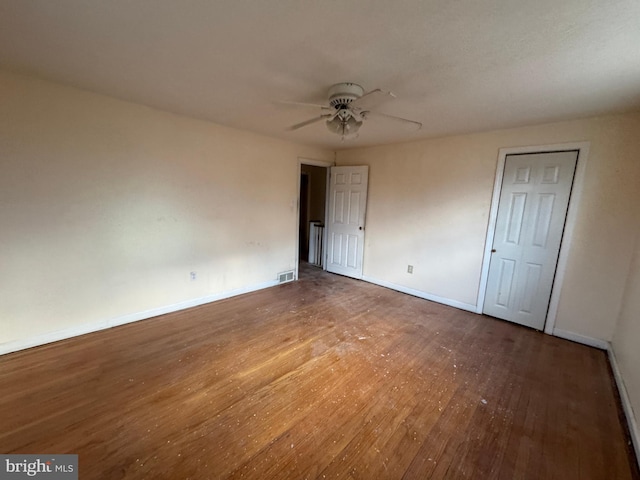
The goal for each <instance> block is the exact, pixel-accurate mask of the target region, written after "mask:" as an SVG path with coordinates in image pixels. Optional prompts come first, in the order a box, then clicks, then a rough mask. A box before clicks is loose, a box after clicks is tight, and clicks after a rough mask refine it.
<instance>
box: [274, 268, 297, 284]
mask: <svg viewBox="0 0 640 480" xmlns="http://www.w3.org/2000/svg"><path fill="white" fill-rule="evenodd" d="M292 280H293V270H292V271H290V272H282V273H279V274H278V283H287V282H290V281H292Z"/></svg>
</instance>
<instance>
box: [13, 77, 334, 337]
mask: <svg viewBox="0 0 640 480" xmlns="http://www.w3.org/2000/svg"><path fill="white" fill-rule="evenodd" d="M0 99H2V100H1V101H0V171H1V173H2V174H1V175H0V226H1V227H0V228H1V231H2V234H1V235H0V251H1V252H2V256H1V262H2V264H1V266H0V319H2V328H1V329H0V347H1V346H2V344H3V343H4V344H5V346H6V345H7V342H13V344H15V343H16V342H17V343H20V342H24V341H25V340H26V339H29V338H33V337H38V336H41V335H43V334H47V333H50V332H56V331H60V330H66V329H74V328H79V327H80V326H83V325H84V326H87V325H89V326H91V325H101V324H104V322H108V321H111V320H113V319H118V318H121V317H122V316H127V315H132V314H136V313H138V312H143V311H147V310H152V309H157V308H161V307H164V306H167V305H171V304H176V303H180V302H185V301H189V300H192V299H198V298H202V297H207V296H211V295H216V294H222V293H224V292H230V291H234V290H238V289H246V288H252V287H256V286H261V285H265V284H268V283H269V282H273V281H275V280H276V278H277V274H278V272H281V271H285V270H292V269H294V268H295V267H296V260H297V252H296V237H297V232H296V224H297V217H296V216H297V206H296V205H297V196H298V192H297V185H298V178H297V175H298V156H303V157H305V158H316V159H319V160H332V158H333V153H331V152H326V151H320V150H317V149H312V148H306V147H303V146H300V145H294V144H289V143H286V142H283V141H280V140H274V139H270V138H267V137H263V136H259V135H254V134H251V133H247V132H242V131H238V130H233V129H230V128H225V127H221V126H218V125H214V124H211V123H207V122H203V121H197V120H192V119H188V118H185V117H181V116H177V115H173V114H169V113H165V112H161V111H157V110H153V109H150V108H146V107H143V106H139V105H134V104H130V103H126V102H122V101H118V100H114V99H111V98H107V97H103V96H99V95H95V94H91V93H87V92H83V91H80V90H76V89H72V88H67V87H63V86H59V85H56V84H52V83H48V82H44V81H40V80H37V79H33V78H29V77H23V76H17V75H13V74H8V73H0ZM191 271H195V272H197V279H196V281H190V277H189V273H190V272H191Z"/></svg>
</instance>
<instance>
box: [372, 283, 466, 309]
mask: <svg viewBox="0 0 640 480" xmlns="http://www.w3.org/2000/svg"><path fill="white" fill-rule="evenodd" d="M362 280H364V281H365V282H369V283H374V284H376V285H380V286H381V287H385V288H390V289H391V290H396V291H398V292H402V293H406V294H408V295H412V296H414V297H418V298H424V299H425V300H430V301H432V302H436V303H442V304H443V305H448V306H450V307H454V308H459V309H460V310H467V311H469V312H473V313H475V312H476V306H475V305H471V304H469V303H464V302H459V301H457V300H451V299H449V298H444V297H438V296H437V295H432V294H430V293H426V292H422V291H420V290H415V289H413V288H409V287H405V286H402V285H396V284H395V283H391V282H387V281H384V280H378V279H376V278H371V277H367V276H363V277H362Z"/></svg>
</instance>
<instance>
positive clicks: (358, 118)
mask: <svg viewBox="0 0 640 480" xmlns="http://www.w3.org/2000/svg"><path fill="white" fill-rule="evenodd" d="M379 94H382V95H388V96H391V97H394V98H395V95H394V94H393V93H392V92H385V91H383V90H381V89H379V88H376V89H375V90H371V91H370V92H367V93H365V92H364V89H363V88H362V87H361V86H360V85H358V84H356V83H349V82H344V83H337V84H335V85H333V86H332V87H331V88H329V92H328V95H327V97H328V100H327V102H328V104H327V105H320V104H314V103H300V102H281V103H284V104H286V105H297V106H302V107H313V108H320V109H321V110H322V111H323V112H324V113H322V114H321V115H319V116H317V117H313V118H310V119H309V120H305V121H304V122H300V123H296V124H295V125H292V126H291V127H289V128H288V130H298V129H299V128H302V127H306V126H307V125H311V124H313V123H316V122H319V121H321V120H324V121H325V124H326V125H327V128H328V129H329V131H330V132H332V133H336V134H338V135H340V136H341V137H342V140H344V139H345V138H350V137H353V136H357V134H358V130H360V127H361V126H362V124H363V123H364V122H365V120H368V119H369V118H370V117H379V118H385V119H388V120H393V121H397V122H403V123H405V124H409V125H413V126H415V127H417V128H416V130H419V129H420V128H422V123H420V122H416V121H414V120H409V119H406V118H401V117H395V116H393V115H387V114H386V113H378V112H374V111H371V110H366V109H365V108H364V106H363V101H364V99H367V98H370V97H372V96H374V95H379Z"/></svg>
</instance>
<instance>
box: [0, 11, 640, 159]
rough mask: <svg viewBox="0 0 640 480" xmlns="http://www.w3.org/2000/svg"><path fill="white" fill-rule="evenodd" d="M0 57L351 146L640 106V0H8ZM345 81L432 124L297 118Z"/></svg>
mask: <svg viewBox="0 0 640 480" xmlns="http://www.w3.org/2000/svg"><path fill="white" fill-rule="evenodd" d="M0 67H2V68H6V69H9V70H13V71H18V72H26V73H30V74H34V75H37V76H40V77H43V78H47V79H51V80H54V81H59V82H63V83H66V84H70V85H74V86H77V87H80V88H84V89H87V90H92V91H95V92H99V93H104V94H107V95H111V96H113V97H117V98H121V99H125V100H130V101H133V102H137V103H141V104H145V105H149V106H153V107H157V108H160V109H164V110H168V111H172V112H177V113H181V114H185V115H189V116H193V117H197V118H202V119H207V120H211V121H213V122H216V123H220V124H223V125H228V126H231V127H237V128H241V129H246V130H251V131H254V132H260V133H264V134H267V135H271V136H276V137H280V138H284V139H287V140H291V141H295V142H300V143H306V144H310V145H317V146H323V147H327V148H331V149H341V148H349V147H353V146H364V145H376V144H381V143H390V142H398V141H405V140H412V139H417V138H422V137H432V136H439V135H444V134H452V133H467V132H477V131H483V130H490V129H496V128H505V127H511V126H521V125H528V124H535V123H541V122H547V121H553V120H562V119H568V118H576V117H583V116H590V115H595V114H601V113H608V112H616V111H629V110H638V109H640V1H638V0H598V1H596V0H560V1H559V0H527V1H520V0H483V1H480V0H459V1H456V0H399V1H391V0H369V1H364V0H271V1H268V0H0ZM337 82H355V83H359V84H361V85H362V86H363V87H364V88H365V90H371V89H374V88H382V89H386V90H391V91H393V92H394V93H395V94H396V95H397V99H395V100H394V99H389V100H385V101H383V102H381V103H379V104H378V105H377V110H379V111H380V112H382V113H387V114H391V115H397V116H403V117H407V118H411V119H414V120H418V121H420V122H422V123H423V124H424V126H423V128H422V130H420V131H418V132H415V131H414V130H413V129H412V128H406V127H405V125H404V124H400V123H395V122H389V121H386V120H380V119H375V120H374V119H370V120H368V121H367V123H366V124H365V125H364V126H363V127H362V129H361V131H360V136H359V138H357V139H355V140H351V141H346V142H344V143H342V142H341V141H340V137H339V136H337V135H335V134H332V133H330V132H329V131H327V129H326V127H325V126H324V125H323V124H322V122H321V123H317V124H314V125H311V126H309V127H306V128H303V129H300V130H297V131H293V132H291V131H287V130H286V128H287V127H288V126H290V125H292V124H294V123H298V122H300V121H303V120H305V119H307V118H311V117H313V116H315V115H318V114H319V113H320V112H319V111H316V110H314V109H305V108H301V107H284V106H282V105H278V104H277V103H275V102H277V101H281V100H293V101H300V102H313V103H318V102H323V101H324V100H325V99H326V91H327V89H328V87H329V86H331V85H332V84H334V83H337ZM0 101H1V99H0Z"/></svg>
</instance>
